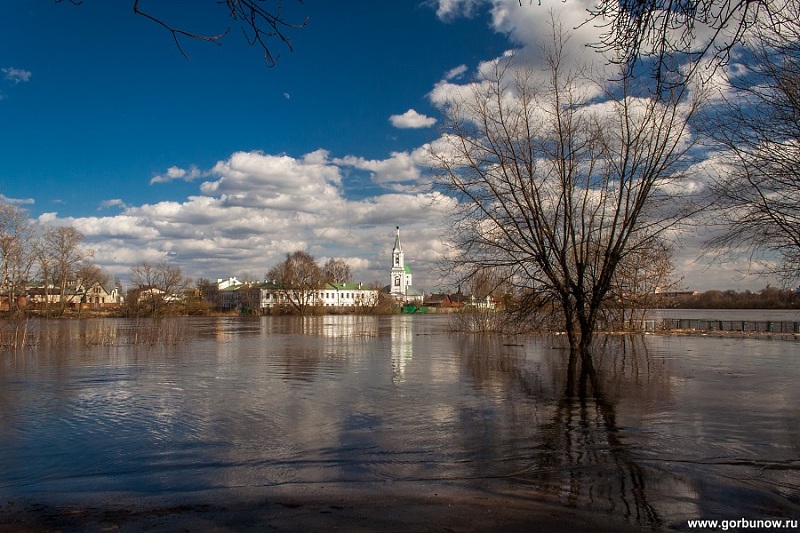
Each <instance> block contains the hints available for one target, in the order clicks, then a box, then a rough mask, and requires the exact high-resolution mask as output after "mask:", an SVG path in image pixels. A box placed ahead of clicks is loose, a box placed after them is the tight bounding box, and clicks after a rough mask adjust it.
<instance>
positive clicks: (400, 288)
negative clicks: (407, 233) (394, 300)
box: [389, 226, 411, 297]
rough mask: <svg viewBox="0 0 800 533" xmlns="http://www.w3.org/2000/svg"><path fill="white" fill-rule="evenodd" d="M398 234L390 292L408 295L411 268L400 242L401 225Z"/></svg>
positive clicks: (393, 252)
mask: <svg viewBox="0 0 800 533" xmlns="http://www.w3.org/2000/svg"><path fill="white" fill-rule="evenodd" d="M396 231H397V234H396V236H395V239H394V248H392V271H391V273H390V278H391V279H390V280H389V292H390V293H391V294H393V295H395V296H403V297H405V296H406V290H407V288H408V287H409V286H410V285H411V269H410V268H408V267H407V266H406V263H405V257H404V255H403V245H402V244H400V226H397V228H396Z"/></svg>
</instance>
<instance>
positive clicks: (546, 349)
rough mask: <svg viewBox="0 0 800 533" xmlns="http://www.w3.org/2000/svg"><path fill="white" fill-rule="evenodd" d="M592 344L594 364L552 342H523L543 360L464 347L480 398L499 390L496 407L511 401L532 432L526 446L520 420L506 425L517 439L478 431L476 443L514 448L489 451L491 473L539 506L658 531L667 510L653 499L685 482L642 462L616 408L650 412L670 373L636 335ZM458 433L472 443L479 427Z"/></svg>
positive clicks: (498, 345)
mask: <svg viewBox="0 0 800 533" xmlns="http://www.w3.org/2000/svg"><path fill="white" fill-rule="evenodd" d="M545 339H546V340H545ZM598 341H599V342H598V343H597V346H596V349H595V350H594V352H593V354H591V356H588V357H581V355H580V354H575V353H572V354H571V353H570V350H569V349H568V347H566V346H563V347H562V346H558V345H556V346H550V345H547V343H550V342H557V341H556V340H555V338H544V337H541V338H539V340H538V341H535V340H530V339H526V340H525V341H524V342H525V343H526V344H529V343H531V342H536V343H543V344H541V345H538V346H536V349H535V352H536V353H538V354H540V355H541V357H538V358H536V359H533V360H525V361H521V360H520V356H521V355H522V354H523V353H525V354H530V351H528V350H527V349H526V348H525V347H523V346H520V345H518V344H515V343H516V342H519V341H511V342H509V341H508V340H505V341H504V340H502V339H499V338H496V337H495V338H494V339H492V338H481V339H479V340H475V339H473V340H472V341H468V342H467V343H465V345H464V347H463V348H465V350H464V351H463V352H462V353H464V354H465V356H466V358H467V359H466V361H465V362H466V364H467V366H468V368H469V371H470V373H471V375H472V378H473V380H474V386H475V387H476V388H478V389H480V390H481V391H483V392H484V393H485V394H492V395H496V394H497V391H504V392H503V393H502V394H504V395H507V397H505V398H500V401H502V402H506V401H509V400H511V401H513V402H514V403H516V404H517V405H516V406H515V407H514V409H513V411H514V415H513V416H515V417H516V416H519V417H524V416H527V417H529V418H528V422H527V423H528V425H529V426H534V427H533V428H532V429H531V430H530V432H528V434H529V435H530V436H529V437H528V438H526V435H525V434H524V433H525V432H524V431H522V429H521V428H524V427H525V422H524V421H521V420H517V421H512V423H511V426H510V427H512V428H516V432H517V434H515V435H502V436H497V435H495V437H496V438H493V435H494V433H493V431H492V430H491V429H485V428H484V432H485V434H486V437H485V438H484V442H482V443H480V445H482V446H486V447H498V446H508V442H509V441H514V442H515V443H516V444H514V446H515V448H514V449H508V448H506V449H503V450H502V453H498V451H499V450H494V449H493V450H491V451H490V452H488V455H490V456H493V457H497V458H502V462H500V463H499V464H495V465H494V466H493V467H492V468H491V469H490V470H493V475H496V477H498V478H503V477H506V478H508V479H509V480H510V481H512V483H513V484H514V485H515V486H517V484H518V483H520V482H521V483H524V484H528V485H530V486H531V488H532V489H534V490H535V491H536V492H537V493H538V494H539V495H540V496H541V497H543V498H545V499H555V500H557V501H559V502H560V503H564V504H566V505H569V506H573V507H578V506H579V507H590V508H600V509H605V510H608V511H610V512H614V513H615V514H621V515H622V516H624V517H625V518H626V519H627V520H630V521H631V522H634V523H636V524H639V525H643V526H647V527H659V526H661V525H663V518H662V516H663V515H664V511H663V510H661V511H660V510H659V509H658V508H657V506H656V503H655V501H654V500H656V499H657V496H658V495H659V494H661V493H663V492H665V491H666V490H669V491H674V490H675V485H676V481H677V483H678V484H681V485H682V484H683V483H682V482H681V481H680V480H676V479H674V478H673V477H671V476H665V475H664V472H662V471H660V470H659V471H656V470H654V469H651V468H648V467H647V466H646V465H645V464H643V463H642V461H641V460H640V458H639V457H637V455H636V454H635V443H630V442H626V438H625V436H626V435H625V433H624V432H623V428H622V427H621V424H620V423H619V422H618V420H617V419H618V413H617V406H618V405H619V404H620V402H621V401H623V400H625V401H626V411H625V415H626V416H634V415H635V414H636V412H635V410H636V409H637V407H634V405H638V406H642V405H644V406H646V405H650V404H651V403H650V401H651V399H652V398H651V396H653V395H657V396H661V397H664V396H668V395H669V375H668V373H667V372H666V371H665V369H664V367H663V366H662V365H661V364H658V363H655V362H652V361H651V360H650V358H649V356H648V354H647V351H646V349H645V346H644V342H643V339H642V338H641V337H639V338H633V339H630V338H624V337H604V338H601V339H598ZM508 391H517V392H508ZM520 394H521V396H522V397H521V398H520V397H514V396H512V395H520ZM662 401H663V399H662V400H660V401H659V403H661V402H662ZM628 405H630V408H629V407H628ZM629 409H630V410H629ZM462 431H463V432H464V438H465V439H467V440H469V439H470V438H471V434H472V433H474V432H475V428H470V427H465V428H463V430H462ZM484 468H485V467H484ZM480 474H481V473H479V472H476V475H480ZM665 487H668V488H665ZM678 490H680V489H678ZM620 509H621V511H620Z"/></svg>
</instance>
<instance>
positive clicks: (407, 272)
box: [403, 265, 411, 274]
mask: <svg viewBox="0 0 800 533" xmlns="http://www.w3.org/2000/svg"><path fill="white" fill-rule="evenodd" d="M403 270H405V271H406V274H411V267H410V266H408V265H403Z"/></svg>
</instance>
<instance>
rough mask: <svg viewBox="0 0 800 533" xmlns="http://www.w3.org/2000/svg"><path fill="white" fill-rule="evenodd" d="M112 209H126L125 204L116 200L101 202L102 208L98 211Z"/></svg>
mask: <svg viewBox="0 0 800 533" xmlns="http://www.w3.org/2000/svg"><path fill="white" fill-rule="evenodd" d="M110 207H123V208H124V207H125V202H123V201H122V200H120V199H119V198H114V199H111V200H103V201H102V202H100V207H99V208H98V209H108V208H110Z"/></svg>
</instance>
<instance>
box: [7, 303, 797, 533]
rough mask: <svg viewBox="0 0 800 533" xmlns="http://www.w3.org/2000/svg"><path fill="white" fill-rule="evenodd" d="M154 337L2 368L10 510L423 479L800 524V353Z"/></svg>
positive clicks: (271, 326) (416, 329) (427, 319)
mask: <svg viewBox="0 0 800 533" xmlns="http://www.w3.org/2000/svg"><path fill="white" fill-rule="evenodd" d="M154 324H155V323H149V322H137V323H134V322H126V321H114V320H84V321H54V322H47V323H40V324H37V325H36V327H37V328H38V333H39V335H40V337H39V338H40V346H39V347H37V348H35V349H27V350H25V351H22V352H18V353H14V352H0V505H2V504H3V503H4V502H6V501H11V500H14V499H15V498H20V497H21V498H39V499H42V500H44V501H46V500H49V499H58V498H62V497H69V498H73V499H80V495H81V494H82V493H86V494H89V493H94V494H96V493H109V494H111V493H123V494H128V495H133V496H136V495H137V494H139V495H142V496H150V495H154V494H156V495H163V496H164V497H167V498H168V497H171V496H178V495H180V494H183V493H188V492H192V491H202V490H208V489H247V488H255V487H269V486H278V485H287V484H288V485H291V484H303V483H340V482H353V483H362V482H371V483H375V482H379V483H380V482H383V483H386V484H392V483H397V482H412V483H413V482H417V481H419V482H420V483H422V482H424V483H426V485H430V484H433V485H437V484H439V485H441V486H442V487H447V486H450V487H454V486H455V487H469V488H470V489H478V490H485V491H487V492H503V491H505V492H514V493H515V494H526V495H529V496H530V498H531V499H533V500H541V501H548V502H556V503H559V504H563V505H565V506H572V507H577V508H583V509H592V510H596V511H599V512H603V513H608V514H609V515H613V516H615V517H622V518H624V519H626V520H628V521H630V522H631V523H633V524H638V525H643V526H647V527H655V528H662V527H664V528H678V529H685V528H686V520H688V519H695V518H720V519H738V518H750V519H762V518H794V519H796V518H798V516H800V387H798V383H800V379H798V378H800V365H798V363H799V362H800V342H798V341H792V340H768V339H747V338H738V337H730V338H712V337H700V336H697V337H659V336H646V337H638V338H634V339H627V340H625V339H622V338H621V337H608V338H605V339H601V342H600V346H599V347H598V348H597V350H596V352H595V365H594V368H593V369H591V372H590V371H588V370H587V371H583V370H582V369H572V368H570V367H569V366H568V357H567V355H568V353H567V352H566V351H565V350H564V349H563V340H562V339H561V338H559V337H530V338H528V337H526V338H498V337H490V338H481V337H476V336H466V335H460V334H450V333H448V331H447V330H448V328H447V317H443V316H387V317H354V316H341V317H333V316H330V317H312V318H261V319H227V318H219V319H216V318H214V319H184V320H173V321H169V322H163V323H158V324H157V325H155V327H156V328H160V329H158V331H157V334H154V333H153V331H154ZM148 335H152V338H150V337H148ZM41 339H44V340H41ZM46 339H51V340H50V341H49V342H45V340H46ZM52 339H56V340H52ZM148 339H150V340H148ZM159 339H160V341H164V340H166V341H167V342H166V344H164V343H163V342H160V341H159ZM151 344H153V345H151Z"/></svg>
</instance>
